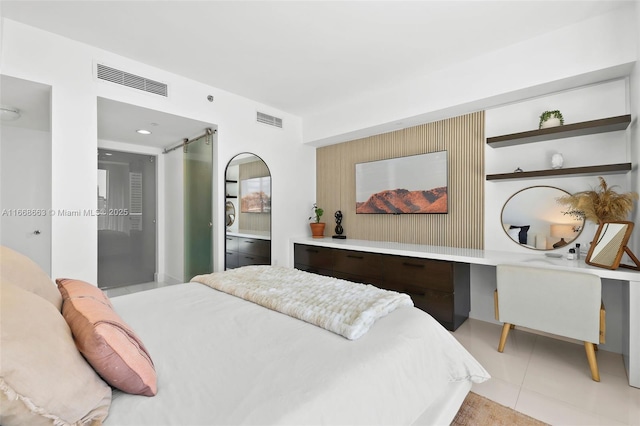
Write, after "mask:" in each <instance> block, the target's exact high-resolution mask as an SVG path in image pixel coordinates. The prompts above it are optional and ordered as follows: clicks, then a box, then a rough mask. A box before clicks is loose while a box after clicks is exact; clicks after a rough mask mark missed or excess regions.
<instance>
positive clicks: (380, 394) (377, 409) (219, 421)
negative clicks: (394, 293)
mask: <svg viewBox="0 0 640 426" xmlns="http://www.w3.org/2000/svg"><path fill="white" fill-rule="evenodd" d="M112 302H113V305H114V307H115V309H116V311H117V312H118V313H119V314H120V315H121V316H122V318H123V319H124V320H125V321H126V322H128V323H129V325H130V326H131V327H133V329H134V330H135V331H136V332H137V333H138V335H139V336H140V337H141V339H142V340H143V342H144V344H145V345H146V347H147V349H148V350H149V352H150V354H151V357H152V358H153V361H154V363H155V366H156V370H157V373H158V394H157V395H156V396H155V397H145V396H136V395H128V394H124V393H121V392H119V391H114V395H113V402H112V406H111V410H110V413H109V416H108V418H107V419H106V425H163V424H173V425H204V424H206V425H232V424H291V425H294V424H295V425H304V424H341V425H347V424H348V425H358V424H362V425H365V424H366V425H390V424H393V425H400V424H411V423H413V422H414V421H415V420H416V418H418V416H419V415H420V414H421V413H422V412H423V411H424V410H425V408H427V407H428V405H429V404H430V402H431V401H432V400H434V399H435V398H437V397H438V396H439V394H440V392H441V390H442V389H443V388H444V387H445V385H446V384H447V383H448V382H450V381H466V380H471V381H474V382H482V381H484V380H486V379H487V378H488V377H489V375H488V374H487V372H486V371H485V370H484V369H483V368H482V367H481V366H480V365H479V364H478V362H476V361H475V359H473V358H472V357H471V355H469V353H468V352H467V351H466V350H465V349H464V348H463V347H462V346H461V345H460V344H458V342H457V341H456V340H455V339H454V338H453V337H452V336H451V335H450V334H449V332H447V331H446V330H445V329H444V328H443V327H442V326H440V325H439V324H438V323H437V322H436V321H435V320H433V319H432V318H431V317H430V316H429V315H427V314H425V313H424V312H422V311H420V310H418V309H417V308H413V307H405V308H400V309H398V310H396V311H394V312H392V313H390V314H389V315H387V316H386V317H384V318H381V319H379V320H378V321H377V322H376V323H375V324H374V325H373V326H372V327H371V329H370V330H369V332H368V333H367V334H365V335H364V336H363V337H361V338H360V339H359V340H357V341H349V340H347V339H345V338H344V337H341V336H338V335H336V334H334V333H331V332H329V331H326V330H324V329H321V328H319V327H316V326H314V325H311V324H308V323H305V322H303V321H300V320H297V319H294V318H291V317H288V316H286V315H283V314H281V313H278V312H274V311H271V310H269V309H266V308H264V307H261V306H258V305H256V304H253V303H250V302H247V301H244V300H242V299H239V298H237V297H234V296H230V295H228V294H225V293H222V292H219V291H216V290H213V289H211V288H209V287H206V286H204V285H201V284H197V283H189V284H179V285H175V286H170V287H164V288H159V289H155V290H150V291H146V292H141V293H135V294H130V295H125V296H119V297H114V298H113V299H112Z"/></svg>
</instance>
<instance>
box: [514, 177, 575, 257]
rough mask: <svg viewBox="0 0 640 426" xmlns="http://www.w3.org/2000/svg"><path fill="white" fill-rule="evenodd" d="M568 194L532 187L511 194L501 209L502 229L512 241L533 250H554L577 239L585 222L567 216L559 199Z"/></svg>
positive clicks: (553, 189)
mask: <svg viewBox="0 0 640 426" xmlns="http://www.w3.org/2000/svg"><path fill="white" fill-rule="evenodd" d="M565 195H569V193H568V192H566V191H563V190H562V189H559V188H555V187H553V186H532V187H530V188H525V189H523V190H521V191H518V192H516V193H515V194H513V195H512V196H511V197H510V198H509V199H508V200H507V202H506V203H505V204H504V207H503V208H502V218H501V220H502V227H503V228H504V231H505V233H506V234H507V236H508V237H509V239H511V240H512V241H513V242H515V243H517V244H519V245H521V246H523V247H527V248H530V249H534V250H554V249H557V248H561V247H564V246H566V245H568V244H569V243H571V242H572V241H573V240H575V239H576V238H578V236H579V235H580V233H581V232H582V228H583V227H584V219H578V218H576V217H574V216H571V215H569V214H567V213H566V212H567V210H568V209H567V207H566V206H564V205H562V204H560V203H558V201H557V200H558V198H560V197H563V196H565Z"/></svg>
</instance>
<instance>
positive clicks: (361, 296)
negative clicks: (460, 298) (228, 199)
mask: <svg viewBox="0 0 640 426" xmlns="http://www.w3.org/2000/svg"><path fill="white" fill-rule="evenodd" d="M191 281H194V282H199V283H201V284H205V285H208V286H209V287H211V288H214V289H216V290H220V291H224V292H225V293H228V294H232V295H234V296H238V297H240V298H242V299H245V300H249V301H251V302H253V303H257V304H258V305H260V306H264V307H266V308H269V309H273V310H274V311H278V312H281V313H283V314H286V315H289V316H291V317H294V318H298V319H300V320H303V321H306V322H308V323H311V324H314V325H317V326H319V327H322V328H324V329H326V330H329V331H333V332H334V333H337V334H339V335H341V336H344V337H346V338H347V339H350V340H356V339H359V338H360V337H362V336H363V335H364V334H365V333H366V332H367V331H368V330H369V328H370V327H371V326H372V325H373V323H374V322H376V320H378V319H379V318H381V317H383V316H385V315H387V314H388V313H389V312H393V311H394V310H395V309H397V308H399V307H403V306H413V302H412V301H411V298H410V297H409V295H407V294H404V293H398V292H395V291H389V290H383V289H381V288H378V287H374V286H372V285H369V284H356V283H354V282H351V281H345V280H341V279H338V278H333V277H325V276H322V275H316V274H310V273H308V272H304V271H299V270H297V269H292V268H285V267H283V266H266V265H252V266H245V267H242V268H236V269H232V270H229V271H225V272H214V273H213V274H206V275H197V276H195V277H193V278H192V279H191Z"/></svg>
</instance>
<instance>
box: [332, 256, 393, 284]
mask: <svg viewBox="0 0 640 426" xmlns="http://www.w3.org/2000/svg"><path fill="white" fill-rule="evenodd" d="M382 258H383V256H382V255H380V254H377V253H366V252H362V251H353V250H334V251H333V270H334V272H335V273H336V274H337V273H338V272H340V273H343V274H347V275H351V276H358V277H366V278H370V279H372V280H376V281H378V282H380V281H381V280H382ZM345 279H348V278H345Z"/></svg>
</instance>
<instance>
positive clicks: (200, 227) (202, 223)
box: [184, 135, 213, 282]
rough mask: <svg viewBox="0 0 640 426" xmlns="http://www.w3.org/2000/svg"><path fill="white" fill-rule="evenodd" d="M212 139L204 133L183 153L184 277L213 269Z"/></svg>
mask: <svg viewBox="0 0 640 426" xmlns="http://www.w3.org/2000/svg"><path fill="white" fill-rule="evenodd" d="M212 141H213V138H212V136H211V135H205V136H203V137H201V138H199V139H197V140H195V141H193V142H190V143H189V144H188V145H187V151H186V152H185V153H184V273H185V276H184V280H185V282H188V281H190V280H191V278H193V277H194V276H195V275H200V274H208V273H211V272H213V255H212V240H213V238H212V222H213V218H212V205H211V203H212V201H213V195H212V190H213V187H212V186H213V183H212V178H213V143H212Z"/></svg>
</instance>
